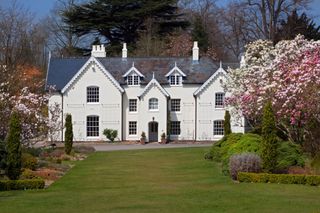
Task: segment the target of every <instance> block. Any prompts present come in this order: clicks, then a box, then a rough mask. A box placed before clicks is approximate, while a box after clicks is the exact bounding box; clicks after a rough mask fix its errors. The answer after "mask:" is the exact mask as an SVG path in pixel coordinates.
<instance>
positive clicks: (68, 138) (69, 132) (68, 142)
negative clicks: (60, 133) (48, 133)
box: [64, 114, 73, 155]
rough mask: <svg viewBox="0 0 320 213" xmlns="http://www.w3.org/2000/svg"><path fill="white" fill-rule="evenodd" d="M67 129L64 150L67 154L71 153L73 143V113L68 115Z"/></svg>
mask: <svg viewBox="0 0 320 213" xmlns="http://www.w3.org/2000/svg"><path fill="white" fill-rule="evenodd" d="M65 127H66V131H65V133H64V150H65V153H66V154H68V155H69V154H70V152H71V150H72V144H73V130H72V117H71V114H67V116H66V124H65Z"/></svg>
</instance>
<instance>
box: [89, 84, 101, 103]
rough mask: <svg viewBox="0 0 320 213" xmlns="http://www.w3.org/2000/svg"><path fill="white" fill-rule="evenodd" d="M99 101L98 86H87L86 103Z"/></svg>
mask: <svg viewBox="0 0 320 213" xmlns="http://www.w3.org/2000/svg"><path fill="white" fill-rule="evenodd" d="M96 102H99V87H87V103H96Z"/></svg>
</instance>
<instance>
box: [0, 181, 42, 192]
mask: <svg viewBox="0 0 320 213" xmlns="http://www.w3.org/2000/svg"><path fill="white" fill-rule="evenodd" d="M44 186H45V182H44V180H42V179H40V178H39V179H31V180H0V191H7V190H26V189H43V188H44Z"/></svg>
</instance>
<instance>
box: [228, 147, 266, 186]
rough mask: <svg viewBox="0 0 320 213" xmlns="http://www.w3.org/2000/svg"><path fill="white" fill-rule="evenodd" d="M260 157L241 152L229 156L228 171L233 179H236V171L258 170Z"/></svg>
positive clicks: (259, 168)
mask: <svg viewBox="0 0 320 213" xmlns="http://www.w3.org/2000/svg"><path fill="white" fill-rule="evenodd" d="M260 171H261V158H260V157H259V156H258V155H256V154H253V153H243V154H236V155H233V156H231V158H230V162H229V172H230V175H231V177H232V179H233V180H237V178H238V172H255V173H257V172H260Z"/></svg>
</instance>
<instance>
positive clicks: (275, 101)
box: [225, 35, 320, 143]
mask: <svg viewBox="0 0 320 213" xmlns="http://www.w3.org/2000/svg"><path fill="white" fill-rule="evenodd" d="M245 58H246V64H245V65H244V66H242V67H240V68H238V69H230V70H229V72H230V78H229V79H228V81H227V83H226V84H225V88H226V90H227V91H228V92H231V93H232V95H231V97H230V98H228V99H227V103H228V104H229V105H231V106H233V107H234V110H233V113H237V114H239V113H241V114H243V115H244V116H245V117H246V118H248V119H249V120H251V121H253V124H256V123H259V122H260V121H261V113H262V108H263V106H264V104H265V103H266V102H267V101H268V100H271V101H272V105H273V108H274V111H275V112H276V118H277V126H278V128H279V129H281V130H282V131H283V132H284V133H285V134H286V135H287V136H288V138H289V139H290V140H291V141H294V142H298V143H302V142H303V141H304V140H305V137H306V134H307V133H308V126H309V122H310V121H313V122H314V121H316V122H318V123H320V107H319V105H318V103H320V94H319V92H320V42H319V41H312V40H311V41H308V40H306V39H304V37H303V36H300V35H298V36H297V37H296V38H295V39H294V40H287V41H281V42H279V43H278V44H277V45H276V46H273V44H272V42H270V41H262V40H258V41H255V42H253V43H250V44H249V45H248V46H247V51H246V54H245Z"/></svg>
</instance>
